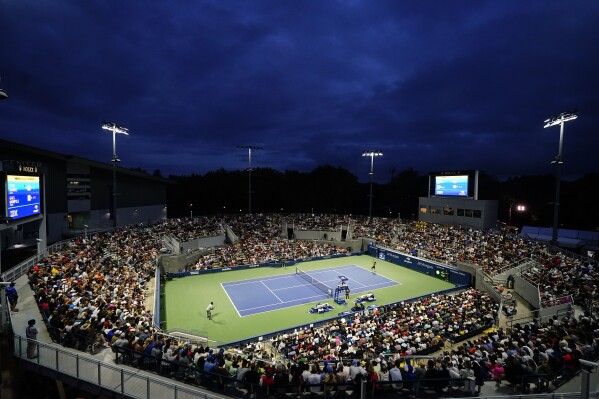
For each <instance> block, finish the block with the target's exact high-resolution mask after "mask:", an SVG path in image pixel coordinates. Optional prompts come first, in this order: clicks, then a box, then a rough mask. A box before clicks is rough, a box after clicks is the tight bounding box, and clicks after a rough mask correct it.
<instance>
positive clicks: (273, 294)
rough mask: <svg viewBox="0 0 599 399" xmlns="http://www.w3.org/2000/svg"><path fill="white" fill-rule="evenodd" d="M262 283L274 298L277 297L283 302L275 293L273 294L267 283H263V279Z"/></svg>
mask: <svg viewBox="0 0 599 399" xmlns="http://www.w3.org/2000/svg"><path fill="white" fill-rule="evenodd" d="M261 283H262V285H263V286H265V287H266V289H267V290H269V291H270V293H271V294H273V295H274V296H275V298H277V299H278V300H279V302H281V303H283V301H281V298H279V297H278V296H277V294H275V293H274V292H272V290H271V289H270V288H268V285H266V284H264V281H261Z"/></svg>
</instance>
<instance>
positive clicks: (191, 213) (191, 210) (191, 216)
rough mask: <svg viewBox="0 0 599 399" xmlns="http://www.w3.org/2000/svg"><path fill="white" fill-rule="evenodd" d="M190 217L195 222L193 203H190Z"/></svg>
mask: <svg viewBox="0 0 599 399" xmlns="http://www.w3.org/2000/svg"><path fill="white" fill-rule="evenodd" d="M189 219H191V221H192V222H193V204H189Z"/></svg>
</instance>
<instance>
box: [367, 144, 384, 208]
mask: <svg viewBox="0 0 599 399" xmlns="http://www.w3.org/2000/svg"><path fill="white" fill-rule="evenodd" d="M362 156H363V157H370V195H369V197H370V205H369V207H368V217H369V218H370V217H372V177H373V176H374V157H382V156H383V153H382V152H381V151H364V152H363V153H362Z"/></svg>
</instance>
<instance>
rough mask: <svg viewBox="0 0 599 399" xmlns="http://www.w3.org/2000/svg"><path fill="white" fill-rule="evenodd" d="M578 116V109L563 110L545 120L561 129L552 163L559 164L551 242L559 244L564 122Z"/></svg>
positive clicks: (546, 125)
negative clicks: (558, 229)
mask: <svg viewBox="0 0 599 399" xmlns="http://www.w3.org/2000/svg"><path fill="white" fill-rule="evenodd" d="M576 118H578V111H576V110H573V111H569V112H562V113H561V114H558V115H555V116H552V117H551V118H548V119H546V120H545V126H544V127H545V128H548V127H551V126H555V125H560V129H559V151H558V153H557V157H555V160H554V161H552V162H551V163H554V164H555V165H556V166H557V173H556V174H555V201H554V202H553V234H552V236H551V244H552V245H555V246H557V244H558V240H557V226H558V219H559V194H560V183H561V178H562V164H563V163H564V162H563V161H562V148H563V144H564V123H566V122H568V121H572V120H574V119H576Z"/></svg>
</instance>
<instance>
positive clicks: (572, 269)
mask: <svg viewBox="0 0 599 399" xmlns="http://www.w3.org/2000/svg"><path fill="white" fill-rule="evenodd" d="M534 260H535V261H536V262H537V263H536V264H537V266H535V267H531V268H528V269H527V270H525V271H523V272H522V273H521V276H522V277H524V278H525V279H526V280H528V281H529V282H530V283H532V284H534V285H535V286H537V287H538V289H539V296H540V298H541V306H542V307H550V306H554V305H557V304H560V303H564V302H567V301H570V300H574V301H575V302H576V303H577V304H578V305H581V306H583V307H585V308H588V309H591V308H592V307H593V303H594V302H596V301H597V299H599V291H598V290H597V284H599V276H598V275H597V274H596V273H593V270H594V268H593V264H592V263H591V262H589V261H588V260H581V259H575V258H572V257H567V256H565V255H564V254H563V253H549V252H542V253H539V254H538V255H537V256H536V257H535V258H534Z"/></svg>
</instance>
